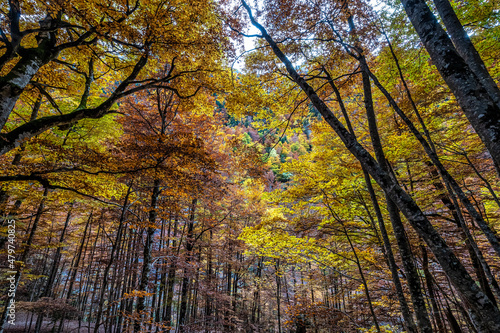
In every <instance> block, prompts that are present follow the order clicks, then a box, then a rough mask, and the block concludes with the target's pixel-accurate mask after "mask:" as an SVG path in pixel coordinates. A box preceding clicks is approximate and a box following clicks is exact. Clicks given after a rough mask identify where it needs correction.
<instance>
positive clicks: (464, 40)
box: [434, 0, 500, 107]
mask: <svg viewBox="0 0 500 333" xmlns="http://www.w3.org/2000/svg"><path fill="white" fill-rule="evenodd" d="M434 4H435V5H436V9H437V10H438V12H439V16H441V19H442V20H443V23H444V25H445V27H446V30H447V32H448V34H449V35H450V37H451V41H452V42H453V45H454V46H455V48H456V49H457V52H458V53H459V54H460V56H461V57H462V58H463V59H464V60H465V62H466V63H467V65H469V67H470V69H471V70H472V71H473V72H474V74H475V75H476V76H477V78H478V79H479V82H481V85H482V86H483V87H484V88H485V89H486V91H487V92H488V94H489V95H490V97H491V99H492V100H493V101H494V102H495V103H496V104H497V106H498V107H500V89H498V86H497V84H496V83H495V81H494V80H493V78H492V77H491V75H490V73H488V70H487V69H486V66H485V64H484V62H483V59H481V56H480V55H479V53H478V52H477V50H476V48H475V47H474V45H473V44H472V41H471V40H470V38H469V35H468V34H467V32H466V31H465V29H464V27H463V26H462V24H461V23H460V20H459V19H458V17H457V14H456V13H455V11H454V10H453V7H452V6H451V4H450V2H449V1H448V0H434Z"/></svg>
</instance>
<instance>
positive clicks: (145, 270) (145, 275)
mask: <svg viewBox="0 0 500 333" xmlns="http://www.w3.org/2000/svg"><path fill="white" fill-rule="evenodd" d="M159 195H160V180H159V179H155V181H154V185H153V192H152V193H151V205H150V207H151V208H150V211H149V225H148V227H147V228H146V244H145V245H144V253H143V261H142V273H141V279H140V283H139V290H140V291H147V290H148V282H149V275H150V273H151V262H152V257H151V254H152V250H153V235H154V233H155V231H156V228H155V227H153V226H154V225H155V224H156V216H157V214H158V212H157V208H156V206H157V203H158V197H159ZM145 309H146V298H145V297H144V296H140V297H139V298H138V300H137V314H138V317H139V318H142V315H143V314H144V313H143V312H144V310H145ZM140 329H141V320H140V319H136V321H135V324H134V332H139V331H140Z"/></svg>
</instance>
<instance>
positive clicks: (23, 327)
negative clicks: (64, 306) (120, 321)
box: [4, 313, 104, 333]
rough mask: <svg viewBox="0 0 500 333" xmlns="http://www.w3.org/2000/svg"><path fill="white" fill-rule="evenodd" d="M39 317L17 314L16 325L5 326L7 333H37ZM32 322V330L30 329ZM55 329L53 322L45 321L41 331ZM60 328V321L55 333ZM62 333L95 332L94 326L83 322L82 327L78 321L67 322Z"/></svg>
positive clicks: (44, 332) (42, 332)
mask: <svg viewBox="0 0 500 333" xmlns="http://www.w3.org/2000/svg"><path fill="white" fill-rule="evenodd" d="M36 319H37V316H36V315H34V316H33V318H32V317H31V314H30V313H17V314H16V325H15V326H14V325H9V324H7V325H6V326H5V330H4V332H5V333H28V332H35V324H36ZM30 322H31V329H30ZM53 327H54V322H53V321H51V320H44V321H43V324H42V327H41V329H40V332H41V333H49V332H53V331H52V329H53ZM58 328H59V321H57V323H56V328H55V332H57V330H58ZM62 332H64V333H70V332H94V324H93V323H90V324H89V323H87V322H82V323H81V325H79V324H78V321H77V320H65V321H64V327H63V330H62ZM99 332H104V327H101V329H99Z"/></svg>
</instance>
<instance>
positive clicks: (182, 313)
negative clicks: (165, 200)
mask: <svg viewBox="0 0 500 333" xmlns="http://www.w3.org/2000/svg"><path fill="white" fill-rule="evenodd" d="M197 201H198V200H197V199H193V201H192V202H191V207H190V214H189V219H188V226H187V233H186V243H185V249H186V260H185V265H186V267H184V274H183V277H182V287H181V301H180V309H179V318H178V320H177V322H178V324H179V329H180V331H181V332H184V331H185V324H186V313H187V295H188V286H189V280H190V274H191V272H190V271H191V270H190V269H189V268H188V265H189V262H190V261H191V256H192V251H193V248H194V241H195V239H194V234H193V231H194V217H195V209H196V203H197Z"/></svg>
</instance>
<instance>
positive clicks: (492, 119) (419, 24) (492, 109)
mask: <svg viewBox="0 0 500 333" xmlns="http://www.w3.org/2000/svg"><path fill="white" fill-rule="evenodd" d="M401 2H402V3H403V6H404V8H405V10H406V13H407V15H408V17H409V18H410V21H411V23H412V24H413V27H414V28H415V30H416V31H417V34H418V35H419V37H420V40H421V41H422V43H423V44H424V46H425V48H426V49H427V52H429V55H430V56H431V59H432V62H433V64H434V65H435V66H436V68H437V69H438V71H439V73H440V74H441V76H442V77H443V79H444V81H445V82H446V84H447V85H448V87H450V89H451V91H452V92H453V94H454V95H455V97H456V98H457V101H458V104H459V105H460V107H461V108H462V110H463V111H464V113H465V115H466V116H467V119H469V122H470V124H471V125H472V127H473V128H474V130H475V131H476V133H477V134H478V135H479V137H480V138H481V140H482V141H483V142H484V144H485V146H486V148H487V149H488V151H489V153H490V155H491V157H492V158H493V161H494V163H495V166H496V167H497V171H498V166H499V165H500V140H499V138H500V106H499V105H497V104H496V103H495V102H494V101H493V100H492V99H491V97H490V95H489V94H488V92H487V91H486V89H485V88H484V87H483V85H482V84H481V83H480V81H479V80H478V78H477V77H476V75H475V74H474V73H473V71H472V70H471V68H470V67H469V66H468V64H467V63H466V62H465V60H464V59H463V58H462V57H461V56H460V55H459V54H458V52H457V50H456V49H455V47H454V45H453V43H452V41H451V40H450V38H449V37H448V35H447V34H446V32H445V31H444V30H443V28H442V27H441V25H440V24H439V23H438V21H437V19H436V17H435V16H434V15H433V14H432V12H431V10H430V9H429V7H428V6H427V4H426V2H425V1H424V0H402V1H401ZM455 28H456V27H452V28H451V31H450V33H452V32H453V34H455V31H453V30H454V29H455ZM458 34H459V32H458Z"/></svg>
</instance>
